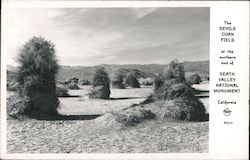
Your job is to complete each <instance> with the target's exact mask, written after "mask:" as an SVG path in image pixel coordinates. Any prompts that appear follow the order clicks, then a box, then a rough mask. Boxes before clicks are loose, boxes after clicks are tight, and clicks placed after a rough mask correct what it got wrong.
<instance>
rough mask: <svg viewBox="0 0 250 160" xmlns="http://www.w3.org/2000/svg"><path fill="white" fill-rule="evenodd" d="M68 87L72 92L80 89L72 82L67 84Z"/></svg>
mask: <svg viewBox="0 0 250 160" xmlns="http://www.w3.org/2000/svg"><path fill="white" fill-rule="evenodd" d="M68 87H69V89H73V90H78V89H80V87H79V86H78V85H77V84H75V83H74V82H71V83H69V84H68Z"/></svg>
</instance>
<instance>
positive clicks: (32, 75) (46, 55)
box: [12, 37, 59, 118]
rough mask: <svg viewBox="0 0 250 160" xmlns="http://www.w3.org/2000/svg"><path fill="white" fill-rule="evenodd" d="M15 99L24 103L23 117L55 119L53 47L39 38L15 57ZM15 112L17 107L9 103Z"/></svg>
mask: <svg viewBox="0 0 250 160" xmlns="http://www.w3.org/2000/svg"><path fill="white" fill-rule="evenodd" d="M17 61H18V63H19V68H18V72H17V83H18V87H17V93H16V94H17V96H18V97H19V98H20V99H23V100H25V105H24V106H23V108H22V114H25V115H28V116H29V117H34V118H37V117H48V116H53V115H57V106H58V99H57V95H56V80H55V78H56V74H57V72H58V69H59V66H58V64H57V59H56V56H55V46H54V44H53V43H52V42H50V41H47V40H45V39H44V38H42V37H33V38H32V39H30V40H29V41H28V42H26V43H25V44H24V46H23V47H22V48H21V50H20V52H19V55H18V57H17ZM12 104H13V105H12V107H14V108H15V109H17V108H18V106H17V105H16V104H15V103H12Z"/></svg>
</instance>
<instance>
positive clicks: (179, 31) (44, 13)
mask: <svg viewBox="0 0 250 160" xmlns="http://www.w3.org/2000/svg"><path fill="white" fill-rule="evenodd" d="M7 16H8V17H7V23H6V26H7V27H8V31H7V32H6V36H7V39H6V40H7V41H6V42H7V51H8V53H7V54H8V61H7V63H8V64H12V65H13V64H15V60H14V59H15V58H14V57H15V56H16V55H17V53H18V49H19V48H20V47H21V46H22V45H23V44H24V43H25V42H26V41H28V39H30V38H31V37H32V36H34V35H41V36H43V37H44V38H45V39H47V40H51V41H52V42H53V43H54V44H55V45H56V54H57V57H58V59H59V62H60V64H62V65H96V64H130V63H136V64H147V63H161V64H165V63H168V62H169V61H171V60H172V59H174V58H177V59H179V60H180V61H186V60H191V61H192V60H208V59H209V8H115V9H114V8H113V9H111V8H106V9H103V8H102V9H100V8H96V9H94V8H92V9H82V8H79V9H76V8H74V9H72V8H71V9H70V8H68V9H9V10H8V13H7Z"/></svg>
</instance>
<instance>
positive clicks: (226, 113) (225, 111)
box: [223, 108, 232, 116]
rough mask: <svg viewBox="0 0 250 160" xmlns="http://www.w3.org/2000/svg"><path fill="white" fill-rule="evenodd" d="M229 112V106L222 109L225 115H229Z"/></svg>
mask: <svg viewBox="0 0 250 160" xmlns="http://www.w3.org/2000/svg"><path fill="white" fill-rule="evenodd" d="M231 113H232V111H231V109H229V108H226V109H224V110H223V114H224V115H225V116H229V115H230V114H231Z"/></svg>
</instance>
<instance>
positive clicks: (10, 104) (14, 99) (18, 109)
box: [7, 94, 31, 119]
mask: <svg viewBox="0 0 250 160" xmlns="http://www.w3.org/2000/svg"><path fill="white" fill-rule="evenodd" d="M29 105H31V104H30V99H29V98H28V97H27V96H25V97H20V96H19V95H18V94H13V95H11V96H10V97H9V98H8V99H7V113H8V114H7V115H8V118H10V117H11V118H14V119H20V118H22V117H24V116H25V109H26V108H28V106H29Z"/></svg>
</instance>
